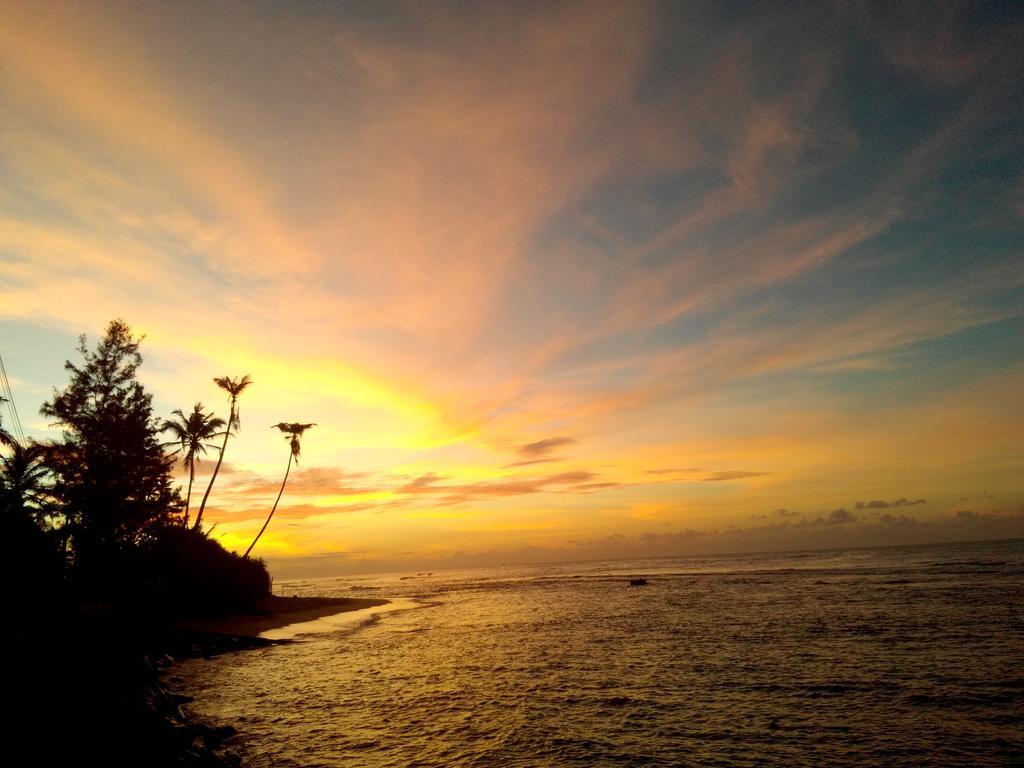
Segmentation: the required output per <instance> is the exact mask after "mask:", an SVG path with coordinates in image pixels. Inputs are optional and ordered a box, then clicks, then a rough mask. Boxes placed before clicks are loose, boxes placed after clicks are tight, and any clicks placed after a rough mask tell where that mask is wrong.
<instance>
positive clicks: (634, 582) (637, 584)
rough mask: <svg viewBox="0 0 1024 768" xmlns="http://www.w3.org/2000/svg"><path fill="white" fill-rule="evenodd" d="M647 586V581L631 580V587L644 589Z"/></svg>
mask: <svg viewBox="0 0 1024 768" xmlns="http://www.w3.org/2000/svg"><path fill="white" fill-rule="evenodd" d="M646 584H647V579H630V580H629V586H631V587H642V586H644V585H646Z"/></svg>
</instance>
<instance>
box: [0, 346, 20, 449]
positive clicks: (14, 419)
mask: <svg viewBox="0 0 1024 768" xmlns="http://www.w3.org/2000/svg"><path fill="white" fill-rule="evenodd" d="M0 380H2V383H3V394H2V396H3V398H4V399H5V400H7V411H8V412H9V413H10V414H11V425H12V426H13V427H14V433H15V434H16V435H17V436H18V442H20V443H21V444H22V445H24V444H25V430H24V429H22V427H21V417H20V416H19V415H18V406H17V405H15V404H14V392H12V391H11V382H10V381H9V380H8V379H7V368H6V367H5V366H4V358H3V356H2V355H0Z"/></svg>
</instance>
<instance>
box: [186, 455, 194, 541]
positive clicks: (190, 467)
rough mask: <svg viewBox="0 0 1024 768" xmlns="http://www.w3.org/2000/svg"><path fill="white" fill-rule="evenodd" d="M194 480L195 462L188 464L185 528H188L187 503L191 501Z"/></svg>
mask: <svg viewBox="0 0 1024 768" xmlns="http://www.w3.org/2000/svg"><path fill="white" fill-rule="evenodd" d="M195 479H196V460H195V459H192V461H190V462H189V463H188V491H186V492H185V527H186V528H188V503H189V501H190V500H191V499H192V481H193V480H195Z"/></svg>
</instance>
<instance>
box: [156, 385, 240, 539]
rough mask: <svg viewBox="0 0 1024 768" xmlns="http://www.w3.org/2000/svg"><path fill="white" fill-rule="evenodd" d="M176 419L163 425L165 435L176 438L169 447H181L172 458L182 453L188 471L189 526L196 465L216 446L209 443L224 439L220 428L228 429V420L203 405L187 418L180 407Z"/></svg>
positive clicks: (186, 524)
mask: <svg viewBox="0 0 1024 768" xmlns="http://www.w3.org/2000/svg"><path fill="white" fill-rule="evenodd" d="M171 415H172V416H174V417H175V418H173V419H167V420H166V421H164V423H163V424H162V425H161V426H160V431H161V432H170V433H171V434H172V435H173V436H174V439H173V440H172V441H170V442H168V443H164V444H163V446H164V447H165V448H170V447H172V446H177V450H175V451H172V452H171V455H172V456H176V455H177V454H179V453H180V454H181V460H182V463H183V464H184V465H185V466H186V467H187V468H188V491H187V492H186V493H185V520H184V525H185V527H186V528H187V527H188V508H189V502H190V501H191V499H192V483H193V482H194V481H195V479H196V462H197V461H198V460H199V457H200V456H203V455H205V454H206V451H207V450H208V449H210V448H216V447H217V446H216V445H213V444H212V443H208V442H206V441H207V440H212V439H214V438H216V437H220V434H221V433H220V429H221V428H222V427H223V426H225V421H224V419H221V418H218V417H216V416H214V415H213V414H212V413H203V404H202V403H196V404H195V405H194V406H193V407H192V413H190V414H189V415H188V416H187V417H186V416H185V414H184V413H182V412H181V409H180V408H179V409H178V410H176V411H172V412H171Z"/></svg>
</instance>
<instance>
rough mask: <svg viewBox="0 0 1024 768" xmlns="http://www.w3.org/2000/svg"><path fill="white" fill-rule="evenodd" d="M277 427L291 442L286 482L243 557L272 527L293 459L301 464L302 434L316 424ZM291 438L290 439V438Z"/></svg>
mask: <svg viewBox="0 0 1024 768" xmlns="http://www.w3.org/2000/svg"><path fill="white" fill-rule="evenodd" d="M274 426H275V427H277V428H278V429H280V430H281V431H282V432H284V434H285V436H286V439H287V440H288V441H289V448H290V450H289V452H288V466H287V467H286V468H285V470H284V480H282V481H281V490H279V491H278V492H277V499H276V500H275V501H274V506H273V508H272V509H271V510H270V514H269V515H267V520H266V522H265V523H263V527H262V528H260V532H259V533H257V534H256V538H255V539H253V540H252V544H250V545H249V548H248V549H247V550H245V554H244V555H242V557H248V556H249V553H250V552H252V548H253V547H255V546H256V542H257V541H259V540H260V536H262V535H263V532H264V531H265V530H267V526H268V525H270V518H272V517H273V516H274V512H276V511H277V504H278V502H279V501H281V494H282V493H284V486H285V483H287V482H288V473H289V472H291V469H292V459H295V463H296V464H298V463H299V454H300V453H302V445H301V444H300V443H299V438H301V437H302V433H303V432H305V431H306V430H307V429H309V428H310V427H315V426H316V424H299V423H298V422H292V423H290V424H289V423H286V422H283V421H282V422H281V423H279V424H275V425H274ZM289 436H290V437H289Z"/></svg>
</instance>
